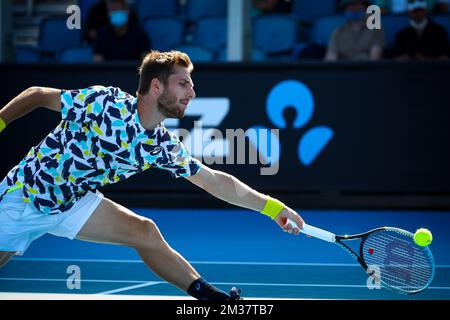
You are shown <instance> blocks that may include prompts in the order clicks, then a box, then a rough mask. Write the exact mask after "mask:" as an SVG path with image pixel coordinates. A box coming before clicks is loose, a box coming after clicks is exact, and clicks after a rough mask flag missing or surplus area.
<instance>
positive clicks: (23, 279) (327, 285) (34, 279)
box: [0, 278, 450, 291]
mask: <svg viewBox="0 0 450 320" xmlns="http://www.w3.org/2000/svg"><path fill="white" fill-rule="evenodd" d="M1 280H8V281H15V280H17V281H64V282H66V281H67V279H45V278H0V281H1ZM81 282H106V283H107V282H111V283H138V285H137V286H147V285H156V284H168V285H169V283H167V282H165V281H138V280H129V281H128V280H96V279H86V280H84V279H83V280H81ZM211 284H213V285H228V286H230V285H231V286H271V287H316V288H321V287H323V288H367V285H352V284H322V283H265V282H261V283H258V282H211ZM120 289H123V288H120ZM428 289H431V290H450V287H428ZM118 290H119V289H118ZM122 291H126V290H122Z"/></svg>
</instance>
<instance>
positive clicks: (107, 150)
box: [6, 86, 201, 214]
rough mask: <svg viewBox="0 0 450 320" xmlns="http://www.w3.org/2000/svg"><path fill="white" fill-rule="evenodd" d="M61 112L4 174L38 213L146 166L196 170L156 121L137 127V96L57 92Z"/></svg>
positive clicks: (94, 90) (181, 172)
mask: <svg viewBox="0 0 450 320" xmlns="http://www.w3.org/2000/svg"><path fill="white" fill-rule="evenodd" d="M61 114H62V119H63V120H62V121H61V123H60V124H59V125H58V126H57V127H56V128H55V129H54V130H53V131H52V132H51V133H50V134H48V135H47V137H46V138H45V139H44V140H43V141H42V142H41V143H40V144H39V145H37V146H36V147H33V148H31V150H30V152H29V153H28V154H27V155H26V156H25V158H24V159H23V160H22V161H21V162H20V163H19V164H18V165H17V166H15V167H14V168H13V169H11V171H10V172H9V173H8V175H7V178H6V179H7V182H8V186H9V188H8V189H12V188H15V187H18V186H21V187H22V186H23V193H24V197H23V200H24V201H25V202H30V203H32V204H33V205H34V206H35V207H36V208H37V209H38V210H39V211H41V212H42V213H44V214H58V213H61V212H64V211H66V210H68V209H70V208H71V207H72V206H73V205H74V203H75V202H76V201H77V200H78V199H80V198H81V197H83V196H84V195H85V194H86V193H87V192H88V191H94V190H96V189H97V188H98V187H100V186H104V185H107V184H111V183H116V182H118V181H121V180H124V179H127V178H128V177H130V176H132V175H134V174H136V173H139V172H142V171H145V170H147V169H149V168H160V169H165V170H169V171H170V172H171V174H172V175H173V176H175V177H181V176H190V175H194V174H196V173H197V172H198V171H199V170H200V169H201V163H200V162H199V161H198V160H197V159H195V158H192V157H191V156H190V155H189V154H188V152H187V150H186V149H185V147H184V145H183V144H182V143H181V142H180V141H179V139H178V137H177V136H176V135H174V134H172V133H171V132H169V131H168V130H167V129H166V128H165V127H164V125H163V124H162V123H161V124H159V125H158V126H157V127H156V128H154V129H153V130H146V129H145V128H143V127H142V125H141V124H140V122H139V117H138V112H137V98H135V97H133V96H131V95H129V94H128V93H126V92H124V91H122V90H121V89H119V88H115V87H103V86H94V87H89V88H86V89H81V90H62V91H61Z"/></svg>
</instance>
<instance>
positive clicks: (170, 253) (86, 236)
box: [77, 198, 200, 291]
mask: <svg viewBox="0 0 450 320" xmlns="http://www.w3.org/2000/svg"><path fill="white" fill-rule="evenodd" d="M77 239H80V240H86V241H92V242H101V243H111V244H118V245H125V246H129V247H132V248H134V249H136V251H137V252H138V253H139V255H140V257H141V258H142V260H143V261H144V262H145V263H146V264H147V265H148V266H149V267H150V268H151V269H152V270H153V271H154V272H155V273H156V274H158V275H159V276H160V277H161V278H163V279H165V280H167V281H169V282H171V283H173V284H174V285H176V286H177V287H179V288H180V289H182V290H184V291H187V290H188V288H189V286H190V284H191V283H193V282H194V281H195V280H196V279H198V278H200V275H199V274H198V273H197V272H196V271H195V270H194V268H193V267H192V266H191V265H190V264H189V263H188V262H187V261H186V260H185V259H184V258H183V257H182V256H181V255H180V254H179V253H178V252H176V251H175V250H173V249H172V248H171V247H170V246H169V245H168V243H167V242H166V241H165V240H164V238H163V237H162V235H161V233H160V232H159V229H158V227H157V226H156V225H155V223H154V222H153V221H151V220H150V219H147V218H145V217H141V216H139V215H137V214H135V213H133V212H132V211H130V210H128V209H127V208H125V207H123V206H121V205H119V204H116V203H114V202H113V201H111V200H109V199H106V198H105V199H103V200H102V202H101V203H100V205H99V206H98V208H97V209H96V210H95V211H94V213H93V214H92V216H91V217H90V218H89V219H88V221H87V222H86V224H85V225H84V226H83V228H82V229H81V230H80V232H79V233H78V235H77Z"/></svg>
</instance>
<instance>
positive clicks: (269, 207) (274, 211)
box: [261, 197, 285, 220]
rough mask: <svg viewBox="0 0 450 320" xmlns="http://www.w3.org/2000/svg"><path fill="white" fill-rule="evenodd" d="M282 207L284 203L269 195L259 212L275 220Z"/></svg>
mask: <svg viewBox="0 0 450 320" xmlns="http://www.w3.org/2000/svg"><path fill="white" fill-rule="evenodd" d="M284 207H285V205H284V203H283V202H281V201H278V200H277V199H273V198H270V197H269V198H268V199H267V202H266V205H265V206H264V209H263V210H262V211H261V213H262V214H265V215H266V216H269V217H270V218H271V219H272V220H275V218H276V217H277V216H278V215H279V214H280V212H281V211H282V210H283V209H284Z"/></svg>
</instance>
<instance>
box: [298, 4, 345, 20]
mask: <svg viewBox="0 0 450 320" xmlns="http://www.w3.org/2000/svg"><path fill="white" fill-rule="evenodd" d="M335 12H336V0H293V1H292V14H293V15H294V17H295V18H296V19H298V20H300V21H302V22H314V21H315V20H317V19H319V18H321V17H323V16H329V15H333V14H335Z"/></svg>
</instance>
